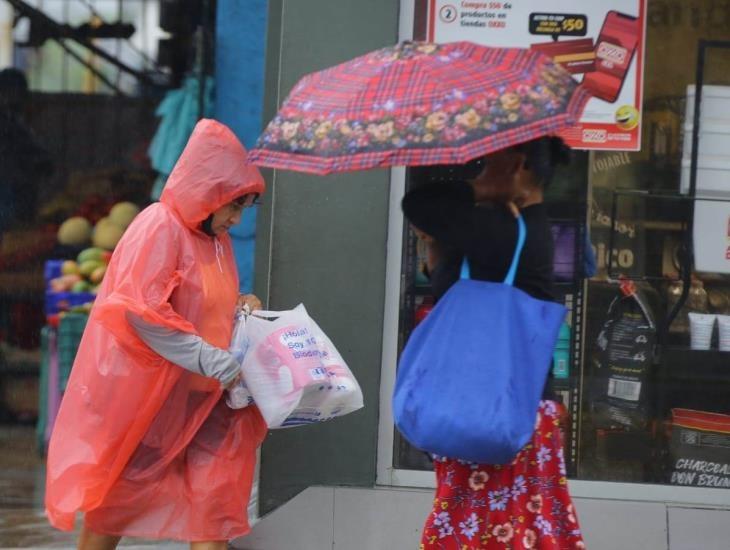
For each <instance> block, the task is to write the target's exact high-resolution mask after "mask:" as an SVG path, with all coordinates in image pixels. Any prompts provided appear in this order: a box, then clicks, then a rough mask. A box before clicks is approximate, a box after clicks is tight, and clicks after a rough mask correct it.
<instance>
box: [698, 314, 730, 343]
mask: <svg viewBox="0 0 730 550" xmlns="http://www.w3.org/2000/svg"><path fill="white" fill-rule="evenodd" d="M716 317H717V315H714V314H709V313H695V312H690V314H689V334H690V347H691V348H692V349H694V350H708V349H710V345H711V344H712V332H713V330H714V329H715V318H716ZM728 343H729V344H730V341H729V342H728Z"/></svg>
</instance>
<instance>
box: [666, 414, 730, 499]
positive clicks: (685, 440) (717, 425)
mask: <svg viewBox="0 0 730 550" xmlns="http://www.w3.org/2000/svg"><path fill="white" fill-rule="evenodd" d="M669 455H670V459H671V465H670V470H669V480H668V481H669V482H670V483H672V484H674V485H690V486H694V487H723V488H730V416H728V415H725V414H718V413H711V412H702V411H694V410H690V409H672V429H671V442H670V445H669Z"/></svg>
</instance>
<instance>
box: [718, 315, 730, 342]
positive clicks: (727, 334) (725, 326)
mask: <svg viewBox="0 0 730 550" xmlns="http://www.w3.org/2000/svg"><path fill="white" fill-rule="evenodd" d="M717 326H718V328H719V331H718V332H719V333H720V334H719V336H720V338H719V340H720V351H730V315H718V316H717Z"/></svg>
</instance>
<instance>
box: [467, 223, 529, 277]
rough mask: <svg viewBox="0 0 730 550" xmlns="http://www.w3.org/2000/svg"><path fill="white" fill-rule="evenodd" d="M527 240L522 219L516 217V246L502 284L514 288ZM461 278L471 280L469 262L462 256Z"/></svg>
mask: <svg viewBox="0 0 730 550" xmlns="http://www.w3.org/2000/svg"><path fill="white" fill-rule="evenodd" d="M526 239H527V227H526V226H525V220H523V219H522V215H521V214H518V215H517V245H516V246H515V253H514V255H513V256H512V263H511V264H510V266H509V270H508V271H507V275H506V276H505V278H504V284H506V285H509V286H514V284H515V277H516V276H517V267H518V266H519V265H520V256H521V255H522V249H523V248H524V247H525V240H526ZM461 278H462V279H471V270H470V269H469V262H468V260H467V259H466V256H464V260H463V261H462V262H461Z"/></svg>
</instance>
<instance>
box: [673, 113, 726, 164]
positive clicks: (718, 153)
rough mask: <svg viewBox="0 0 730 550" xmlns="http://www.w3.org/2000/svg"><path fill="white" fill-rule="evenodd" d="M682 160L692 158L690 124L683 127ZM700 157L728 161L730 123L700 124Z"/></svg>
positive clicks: (710, 122)
mask: <svg viewBox="0 0 730 550" xmlns="http://www.w3.org/2000/svg"><path fill="white" fill-rule="evenodd" d="M683 143H684V144H683V145H682V158H683V159H687V160H689V159H691V158H692V123H691V122H689V123H685V125H684V142H683ZM698 151H699V154H700V157H704V156H713V157H725V158H728V159H730V121H727V122H725V121H722V122H720V121H714V120H712V121H709V120H708V121H705V122H702V123H701V124H700V143H699V148H698Z"/></svg>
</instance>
